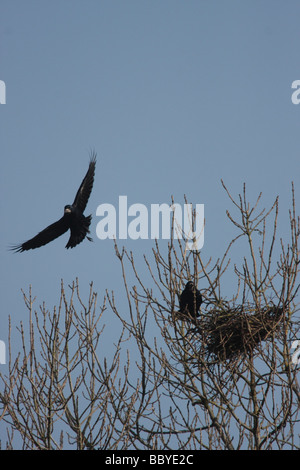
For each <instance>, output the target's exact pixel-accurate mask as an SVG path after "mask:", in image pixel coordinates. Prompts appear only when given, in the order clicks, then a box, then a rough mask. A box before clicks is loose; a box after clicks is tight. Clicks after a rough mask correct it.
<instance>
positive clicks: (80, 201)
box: [73, 152, 96, 213]
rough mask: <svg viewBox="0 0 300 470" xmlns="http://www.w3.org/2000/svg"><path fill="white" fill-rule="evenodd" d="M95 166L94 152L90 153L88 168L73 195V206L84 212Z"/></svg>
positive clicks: (91, 186)
mask: <svg viewBox="0 0 300 470" xmlns="http://www.w3.org/2000/svg"><path fill="white" fill-rule="evenodd" d="M95 167H96V153H94V152H93V153H92V156H91V160H90V164H89V169H88V171H87V173H86V175H85V177H84V179H83V181H82V183H81V185H80V188H79V189H78V191H77V194H76V196H75V199H74V202H73V206H75V207H76V208H77V209H78V210H80V211H81V213H83V212H84V209H85V208H86V205H87V203H88V200H89V197H90V194H91V192H92V188H93V183H94V176H95Z"/></svg>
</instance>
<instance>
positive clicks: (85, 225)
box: [11, 153, 96, 252]
mask: <svg viewBox="0 0 300 470" xmlns="http://www.w3.org/2000/svg"><path fill="white" fill-rule="evenodd" d="M95 167H96V154H95V153H93V154H92V156H91V159H90V163H89V168H88V171H87V173H86V175H85V177H84V179H83V181H82V183H81V185H80V187H79V189H78V191H77V194H76V196H75V199H74V202H73V204H72V205H67V206H65V208H64V215H63V216H62V218H61V219H59V220H58V221H57V222H54V224H51V225H49V227H47V228H45V229H44V230H42V231H41V232H39V233H38V234H37V235H36V236H35V237H33V238H31V239H30V240H28V241H27V242H24V243H22V244H21V245H16V246H13V247H12V248H11V249H12V250H13V251H15V252H22V251H27V250H33V249H34V248H39V247H40V246H43V245H46V244H47V243H50V242H52V241H53V240H55V238H58V237H60V236H61V235H63V234H64V233H65V232H67V231H68V230H69V229H70V232H71V234H70V238H69V240H68V243H67V244H66V248H74V247H75V246H76V245H78V244H79V243H81V242H82V241H83V240H84V239H85V237H86V238H87V239H88V240H89V241H92V239H91V238H90V237H89V236H88V235H87V234H88V233H90V230H89V226H90V223H91V220H92V216H91V215H89V216H88V217H85V216H84V215H83V212H84V210H85V207H86V205H87V202H88V200H89V197H90V194H91V191H92V187H93V183H94V175H95Z"/></svg>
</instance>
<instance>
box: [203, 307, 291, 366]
mask: <svg viewBox="0 0 300 470" xmlns="http://www.w3.org/2000/svg"><path fill="white" fill-rule="evenodd" d="M283 315H284V308H282V307H276V306H271V307H270V306H268V307H264V308H262V309H260V310H258V309H256V308H251V307H244V306H242V305H240V306H238V307H235V308H230V309H228V310H224V309H222V310H220V309H212V310H210V311H209V312H208V313H207V314H206V315H205V317H202V318H203V319H202V320H200V322H201V327H200V328H199V330H198V331H199V332H200V334H201V336H202V340H203V343H204V347H205V350H206V351H205V352H206V353H207V356H208V357H210V358H211V359H213V360H216V361H217V362H220V361H225V360H227V359H231V358H233V357H236V356H238V355H240V354H242V353H249V352H250V351H253V350H254V349H255V348H256V347H257V346H258V345H259V344H260V343H261V342H262V341H264V340H266V339H268V338H269V337H271V336H272V335H273V334H274V333H275V332H276V331H278V329H279V328H280V325H281V320H282V318H283Z"/></svg>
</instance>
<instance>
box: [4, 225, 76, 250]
mask: <svg viewBox="0 0 300 470" xmlns="http://www.w3.org/2000/svg"><path fill="white" fill-rule="evenodd" d="M69 228H70V227H69V222H68V220H67V219H66V217H64V216H63V217H62V218H61V219H59V220H58V221H57V222H54V224H51V225H49V227H47V228H45V229H44V230H42V231H41V232H39V233H38V234H37V235H36V236H35V237H33V238H31V239H30V240H28V241H27V242H24V243H22V244H21V245H16V246H13V247H12V248H11V249H12V250H13V251H15V252H20V253H21V252H22V251H27V250H33V249H34V248H39V247H40V246H43V245H46V244H47V243H50V242H52V240H55V238H58V237H60V236H61V235H62V234H63V233H65V232H66V231H67V230H68V229H69Z"/></svg>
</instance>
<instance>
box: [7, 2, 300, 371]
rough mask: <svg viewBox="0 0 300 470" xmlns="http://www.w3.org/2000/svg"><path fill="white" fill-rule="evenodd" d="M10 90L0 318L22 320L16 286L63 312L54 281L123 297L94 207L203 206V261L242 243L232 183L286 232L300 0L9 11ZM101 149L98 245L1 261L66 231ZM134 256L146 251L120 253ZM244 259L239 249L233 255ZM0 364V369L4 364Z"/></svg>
mask: <svg viewBox="0 0 300 470" xmlns="http://www.w3.org/2000/svg"><path fill="white" fill-rule="evenodd" d="M0 11H1V20H0V21H1V23H0V28H1V36H0V79H1V80H3V81H4V82H5V84H6V104H5V105H1V106H0V123H1V124H0V149H1V175H0V178H1V181H0V188H1V206H0V207H1V221H2V223H1V233H0V254H1V264H0V266H1V317H0V339H2V340H4V341H6V338H7V329H8V315H11V316H12V318H13V322H14V323H15V324H17V323H18V322H19V321H20V320H24V316H25V308H24V306H23V300H22V295H21V288H23V289H24V290H25V291H26V290H28V286H29V284H31V285H32V287H33V293H34V295H37V304H36V308H38V305H39V304H41V303H42V302H43V301H45V302H46V304H47V305H48V307H49V309H51V308H52V307H53V306H54V305H55V304H57V302H58V295H59V287H60V280H61V279H64V281H65V283H66V284H68V283H71V282H72V281H73V280H74V279H75V278H76V277H78V278H79V281H80V284H81V286H82V289H84V290H85V289H88V285H89V282H90V281H93V282H94V285H95V288H96V290H98V292H99V295H100V297H101V296H102V295H103V294H104V292H105V289H106V288H108V289H115V290H116V292H118V290H122V284H121V275H120V268H119V264H118V260H117V259H116V258H115V256H114V248H113V244H112V242H111V241H110V240H105V241H100V240H98V239H97V237H96V224H97V217H96V208H97V206H98V205H99V204H102V203H111V204H114V205H115V206H116V208H117V205H118V198H119V196H120V195H127V197H128V204H129V205H130V204H134V203H142V204H145V205H146V206H147V207H149V208H150V204H152V203H170V202H171V196H173V197H174V200H175V202H178V203H180V204H183V203H184V199H183V198H184V195H185V194H186V195H187V197H188V200H189V201H190V202H192V203H193V204H196V203H199V204H200V203H202V204H205V217H206V231H205V245H204V247H203V250H202V252H203V254H204V255H205V256H207V257H209V256H210V255H211V254H212V255H215V254H221V252H222V248H224V247H225V245H226V243H227V242H228V241H230V239H231V238H232V235H234V234H236V232H235V230H234V228H233V227H231V226H230V224H229V222H228V221H227V219H226V215H225V210H226V208H228V207H230V204H229V201H228V199H227V197H226V195H225V192H224V190H223V188H222V187H221V184H220V179H221V178H223V180H224V181H225V183H226V185H227V186H228V187H229V189H230V190H231V191H232V193H233V195H234V196H236V195H237V194H238V193H239V192H241V191H242V185H243V183H244V182H245V183H246V185H247V188H248V194H249V196H250V200H252V201H253V200H254V199H255V197H256V196H257V195H258V193H259V192H260V191H263V205H266V206H269V205H270V204H271V203H272V202H273V201H274V199H275V197H276V196H277V195H279V197H280V211H281V213H282V214H283V216H282V219H280V223H281V224H282V225H280V227H279V233H280V235H283V234H284V233H285V232H286V231H287V230H288V218H287V210H288V208H289V207H290V200H291V187H290V183H291V181H292V180H293V181H294V182H295V185H296V197H297V199H298V201H299V130H300V129H299V125H300V105H294V104H293V103H292V101H291V95H292V91H293V90H292V89H291V84H292V82H293V81H294V80H299V79H300V68H299V44H300V28H299V18H300V2H299V1H298V0H288V1H286V2H282V1H277V0H264V1H263V2H262V1H258V0H251V1H250V0H248V1H247V0H244V1H243V2H240V1H235V0H226V1H224V0H219V1H218V0H212V1H202V0H197V1H195V0H190V1H183V0H181V1H178V0H160V1H158V0H152V1H149V0H148V1H144V0H138V1H137V0H122V1H120V0H114V1H102V0H97V1H96V0H86V1H83V0H80V1H78V0H63V1H61V0H60V1H58V0H53V1H52V2H49V1H43V0H39V1H38V0H27V1H26V2H24V1H19V0H13V1H10V0H2V2H1V7H0ZM90 149H95V150H96V151H97V154H98V161H97V168H96V179H95V184H94V188H93V192H92V195H91V198H90V200H89V203H88V206H87V209H86V214H87V215H88V214H89V213H91V214H92V215H93V221H92V227H91V232H92V236H93V239H94V243H89V242H88V241H85V242H83V243H82V244H81V245H79V246H78V247H76V248H75V249H73V250H66V249H65V248H64V247H65V245H66V243H67V240H68V236H67V235H65V236H63V237H61V238H59V239H57V240H56V241H54V242H53V243H51V244H49V245H47V246H45V247H43V248H40V249H38V250H34V251H30V252H27V253H22V254H13V253H11V252H9V251H8V250H7V247H8V246H9V245H11V244H15V243H20V242H23V241H25V240H27V239H29V238H31V237H32V236H33V235H35V234H36V233H37V232H38V231H40V230H41V229H43V228H44V227H46V226H47V225H49V224H50V223H52V222H54V221H55V220H58V218H60V217H61V215H62V212H63V207H64V205H65V204H68V203H72V202H73V199H74V196H75V194H76V191H77V189H78V186H79V184H80V182H81V180H82V178H83V176H84V174H85V172H86V170H87V167H88V161H89V153H90ZM123 243H124V245H125V246H128V247H130V249H132V250H133V251H134V254H135V256H136V257H137V259H138V260H140V261H138V264H139V269H140V270H141V272H142V271H143V269H144V268H143V264H142V256H141V255H142V254H143V253H144V252H146V253H150V251H151V248H152V246H153V241H151V240H143V241H142V240H138V241H134V242H133V241H130V240H128V242H126V241H125V242H123V241H122V243H121V245H122V244H123ZM237 256H239V257H242V256H243V252H242V250H241V252H240V253H237ZM0 367H1V368H4V367H5V366H3V365H1V366H0Z"/></svg>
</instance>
